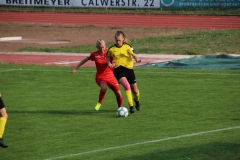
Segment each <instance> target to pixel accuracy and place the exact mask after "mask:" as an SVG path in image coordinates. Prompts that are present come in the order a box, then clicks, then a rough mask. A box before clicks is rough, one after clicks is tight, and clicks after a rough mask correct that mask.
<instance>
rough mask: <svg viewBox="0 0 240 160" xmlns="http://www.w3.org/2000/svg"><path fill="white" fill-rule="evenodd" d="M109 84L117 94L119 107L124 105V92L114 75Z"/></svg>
mask: <svg viewBox="0 0 240 160" xmlns="http://www.w3.org/2000/svg"><path fill="white" fill-rule="evenodd" d="M107 85H108V87H109V88H110V89H111V90H112V91H113V92H114V94H115V96H116V100H117V104H118V108H119V107H122V102H123V98H122V93H121V90H120V87H119V85H118V83H117V81H116V79H115V78H114V77H112V78H111V79H109V80H108V81H107Z"/></svg>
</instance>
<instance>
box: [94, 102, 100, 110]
mask: <svg viewBox="0 0 240 160" xmlns="http://www.w3.org/2000/svg"><path fill="white" fill-rule="evenodd" d="M100 107H101V103H97V104H96V106H95V110H96V111H98V110H99V109H100Z"/></svg>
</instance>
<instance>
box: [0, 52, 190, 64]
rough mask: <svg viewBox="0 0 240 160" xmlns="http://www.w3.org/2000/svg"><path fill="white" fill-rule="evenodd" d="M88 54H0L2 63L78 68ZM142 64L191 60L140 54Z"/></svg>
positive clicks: (183, 56) (174, 56)
mask: <svg viewBox="0 0 240 160" xmlns="http://www.w3.org/2000/svg"><path fill="white" fill-rule="evenodd" d="M86 56H88V54H57V53H52V54H51V53H0V61H1V62H4V63H14V64H28V65H31V64H35V65H47V66H76V65H77V64H78V63H79V62H80V61H82V60H83V59H84V58H86ZM138 56H139V58H140V59H141V61H142V62H141V63H137V64H136V63H135V66H137V65H143V64H148V63H154V62H167V61H171V60H176V59H181V58H189V57H191V56H188V55H143V54H139V55H138ZM86 66H95V63H94V62H93V61H89V62H87V63H86V64H84V65H83V67H86Z"/></svg>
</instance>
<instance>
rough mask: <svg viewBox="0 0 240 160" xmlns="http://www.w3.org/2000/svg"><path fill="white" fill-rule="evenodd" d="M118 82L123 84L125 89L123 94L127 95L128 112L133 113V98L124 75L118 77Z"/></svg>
mask: <svg viewBox="0 0 240 160" xmlns="http://www.w3.org/2000/svg"><path fill="white" fill-rule="evenodd" d="M119 83H120V84H121V85H122V86H123V88H124V90H125V94H126V97H127V101H128V105H129V107H130V113H134V107H133V98H132V92H131V87H130V84H129V83H128V81H127V78H126V77H122V78H120V79H119Z"/></svg>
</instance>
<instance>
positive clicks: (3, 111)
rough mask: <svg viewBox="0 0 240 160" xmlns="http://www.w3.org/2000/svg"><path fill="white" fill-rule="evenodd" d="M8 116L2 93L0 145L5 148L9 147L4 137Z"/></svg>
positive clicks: (0, 102) (0, 103)
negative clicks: (4, 141)
mask: <svg viewBox="0 0 240 160" xmlns="http://www.w3.org/2000/svg"><path fill="white" fill-rule="evenodd" d="M7 118H8V114H7V111H6V108H5V106H4V103H3V100H2V98H1V93H0V146H1V147H3V148H7V147H8V146H7V145H6V144H5V143H3V139H2V137H3V133H4V130H5V125H6V123H7Z"/></svg>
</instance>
